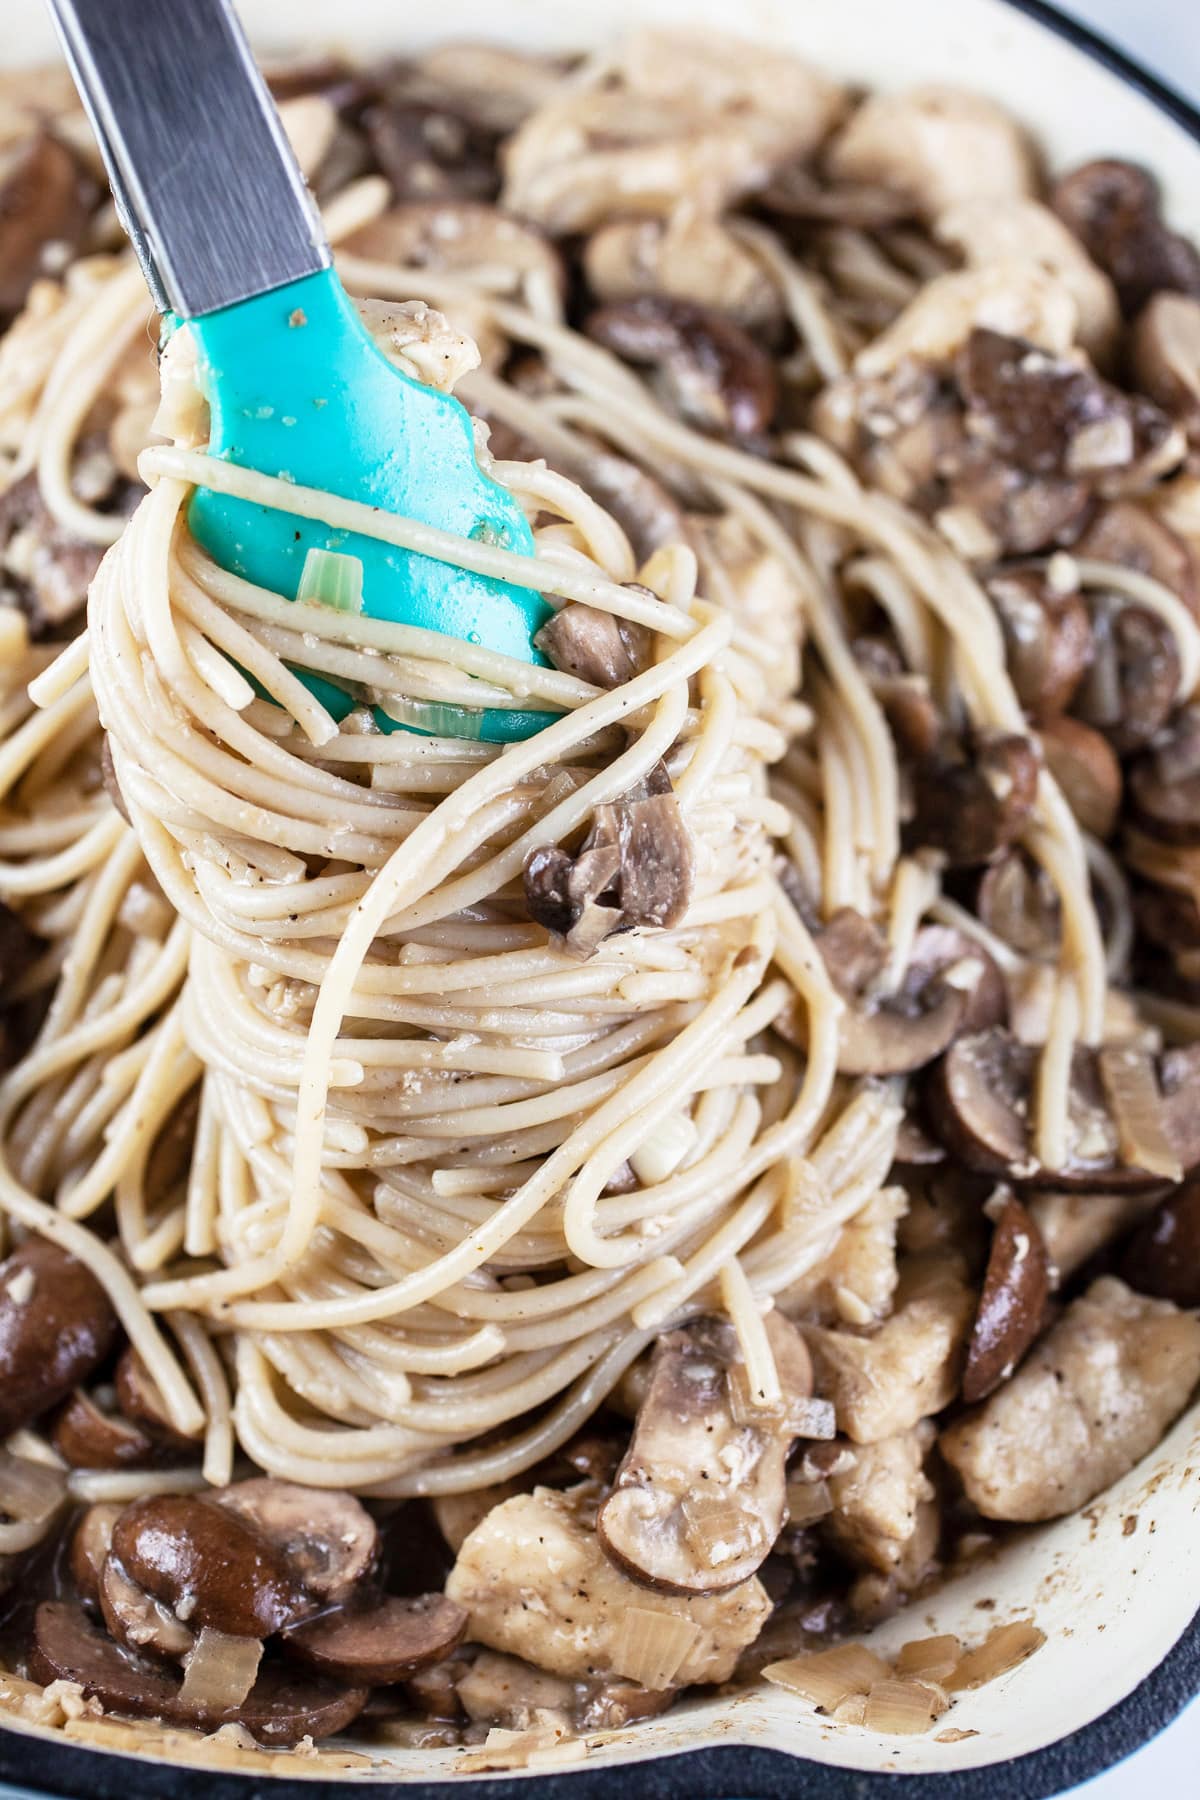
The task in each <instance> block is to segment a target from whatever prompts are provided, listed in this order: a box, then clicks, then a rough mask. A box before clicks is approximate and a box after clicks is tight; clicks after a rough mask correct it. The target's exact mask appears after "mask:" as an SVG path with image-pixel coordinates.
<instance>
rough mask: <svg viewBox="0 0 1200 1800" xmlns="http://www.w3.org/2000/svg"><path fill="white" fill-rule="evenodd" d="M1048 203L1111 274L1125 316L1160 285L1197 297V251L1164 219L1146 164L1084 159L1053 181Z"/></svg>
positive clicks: (1199, 291)
mask: <svg viewBox="0 0 1200 1800" xmlns="http://www.w3.org/2000/svg"><path fill="white" fill-rule="evenodd" d="M1050 203H1051V205H1052V206H1053V207H1054V210H1055V212H1056V213H1057V214H1058V216H1059V218H1060V219H1062V220H1063V222H1064V223H1065V224H1066V225H1068V226H1069V227H1070V228H1071V230H1072V231H1073V232H1074V233H1075V236H1076V237H1077V238H1078V239H1079V241H1080V242H1081V243H1082V245H1083V247H1084V249H1085V250H1086V251H1087V253H1088V255H1089V256H1090V257H1091V259H1092V261H1093V262H1094V263H1096V264H1098V266H1099V267H1100V268H1102V269H1104V270H1105V271H1106V272H1107V274H1109V275H1111V277H1112V279H1113V282H1114V283H1115V285H1116V289H1117V296H1118V298H1119V300H1120V302H1121V307H1122V309H1123V311H1124V312H1125V315H1126V317H1127V318H1132V317H1133V316H1134V314H1135V313H1137V312H1138V311H1140V309H1141V307H1142V306H1143V305H1144V304H1145V303H1146V301H1147V300H1148V299H1149V298H1150V296H1151V295H1152V294H1156V293H1158V292H1159V290H1160V289H1162V288H1168V289H1170V290H1172V291H1173V292H1177V293H1181V294H1194V295H1196V296H1198V297H1200V253H1197V251H1196V249H1195V247H1194V245H1192V244H1191V243H1189V242H1188V240H1187V238H1185V237H1181V236H1180V234H1179V233H1178V232H1176V231H1171V230H1170V229H1169V227H1168V226H1167V224H1166V223H1165V221H1164V220H1163V217H1162V215H1161V213H1160V211H1159V206H1160V198H1159V191H1158V182H1157V181H1156V180H1155V178H1154V176H1153V175H1151V174H1150V172H1149V170H1147V169H1141V168H1139V167H1138V166H1137V165H1136V164H1135V163H1128V162H1118V161H1116V160H1115V159H1110V160H1106V161H1099V162H1089V163H1083V164H1082V165H1081V166H1080V167H1079V168H1078V169H1072V170H1071V172H1070V174H1068V175H1064V176H1062V177H1061V178H1060V179H1059V180H1058V181H1057V182H1056V183H1055V185H1054V188H1053V191H1052V193H1051V196H1050Z"/></svg>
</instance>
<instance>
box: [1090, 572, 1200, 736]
mask: <svg viewBox="0 0 1200 1800" xmlns="http://www.w3.org/2000/svg"><path fill="white" fill-rule="evenodd" d="M1090 602H1091V603H1090V608H1089V610H1090V612H1091V618H1092V662H1091V667H1090V668H1089V669H1088V672H1087V674H1086V675H1085V676H1084V679H1083V681H1082V682H1081V683H1080V686H1079V689H1078V691H1077V693H1076V695H1075V699H1074V702H1073V705H1072V711H1073V712H1074V713H1075V714H1076V715H1077V716H1078V717H1079V718H1081V719H1082V720H1083V721H1084V722H1085V724H1088V725H1094V726H1095V727H1096V730H1097V731H1102V732H1103V733H1104V735H1105V737H1106V738H1108V740H1109V742H1110V743H1111V744H1112V746H1113V749H1114V750H1116V751H1117V753H1118V754H1119V755H1121V756H1126V755H1128V754H1129V752H1130V751H1132V750H1137V749H1140V748H1141V746H1142V745H1143V744H1148V743H1149V742H1150V741H1151V739H1152V738H1154V737H1156V736H1157V734H1158V733H1159V732H1160V731H1161V730H1162V727H1163V726H1164V725H1165V724H1166V722H1167V719H1168V718H1169V717H1170V714H1171V709H1172V707H1173V706H1174V704H1175V697H1176V695H1177V694H1178V692H1179V671H1180V664H1179V647H1178V644H1177V643H1176V639H1175V633H1174V632H1173V631H1172V630H1171V627H1170V626H1169V625H1168V624H1167V621H1166V620H1165V619H1164V618H1163V617H1162V615H1161V614H1160V613H1157V612H1152V611H1151V609H1150V608H1149V607H1148V606H1136V605H1134V606H1123V605H1121V603H1120V601H1119V600H1118V599H1117V598H1116V597H1115V596H1114V595H1109V594H1105V593H1096V594H1093V595H1091V596H1090Z"/></svg>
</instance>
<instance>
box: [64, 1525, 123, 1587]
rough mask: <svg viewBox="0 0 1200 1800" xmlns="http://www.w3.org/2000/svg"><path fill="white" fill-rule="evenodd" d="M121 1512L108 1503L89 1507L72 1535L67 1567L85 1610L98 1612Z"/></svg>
mask: <svg viewBox="0 0 1200 1800" xmlns="http://www.w3.org/2000/svg"><path fill="white" fill-rule="evenodd" d="M123 1510H124V1509H123V1508H122V1507H121V1506H119V1505H113V1504H112V1503H111V1502H105V1503H104V1504H103V1505H100V1506H89V1507H88V1509H87V1511H86V1512H85V1513H83V1514H82V1515H81V1516H80V1518H79V1521H78V1523H77V1524H76V1526H75V1529H74V1531H73V1532H72V1533H71V1541H70V1545H69V1547H68V1550H67V1566H68V1568H69V1569H70V1571H71V1579H72V1580H73V1581H74V1583H75V1591H76V1593H77V1594H78V1595H79V1598H80V1600H81V1601H82V1602H83V1604H84V1605H85V1606H86V1607H89V1608H90V1609H91V1610H92V1611H93V1612H99V1611H100V1577H101V1575H102V1573H103V1571H104V1564H105V1562H106V1561H107V1559H108V1551H109V1546H110V1545H111V1543H112V1533H113V1526H114V1525H115V1524H116V1522H117V1520H118V1519H119V1518H120V1516H121V1513H122V1511H123Z"/></svg>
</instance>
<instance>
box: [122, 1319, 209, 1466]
mask: <svg viewBox="0 0 1200 1800" xmlns="http://www.w3.org/2000/svg"><path fill="white" fill-rule="evenodd" d="M116 1389H117V1405H118V1406H119V1407H120V1409H121V1412H122V1413H123V1414H124V1416H125V1418H127V1419H132V1420H133V1421H134V1423H135V1424H137V1425H140V1426H142V1427H143V1428H144V1429H145V1430H146V1431H147V1432H148V1434H149V1435H150V1437H152V1438H153V1439H154V1440H155V1442H156V1443H158V1444H161V1445H162V1446H163V1448H164V1449H172V1450H188V1449H194V1447H195V1446H194V1443H193V1441H192V1440H191V1439H190V1438H188V1437H187V1436H185V1435H184V1433H183V1432H182V1431H178V1430H177V1429H176V1427H175V1426H174V1424H173V1423H172V1421H171V1415H170V1413H169V1412H168V1411H167V1403H166V1401H165V1400H164V1399H163V1397H162V1394H161V1392H160V1391H159V1386H158V1383H157V1382H156V1381H155V1379H154V1377H153V1375H151V1373H150V1371H149V1369H148V1368H147V1367H146V1365H145V1363H144V1362H143V1361H142V1359H141V1357H140V1356H139V1355H138V1353H137V1351H136V1350H135V1349H134V1347H133V1345H132V1344H128V1345H127V1346H126V1347H125V1349H124V1350H123V1351H122V1352H121V1354H120V1356H119V1357H118V1359H117V1369H116Z"/></svg>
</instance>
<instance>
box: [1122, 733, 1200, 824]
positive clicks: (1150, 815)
mask: <svg viewBox="0 0 1200 1800" xmlns="http://www.w3.org/2000/svg"><path fill="white" fill-rule="evenodd" d="M1129 797H1130V801H1131V802H1132V807H1133V812H1134V816H1135V817H1136V819H1137V822H1138V824H1139V825H1140V826H1141V827H1142V829H1143V830H1144V831H1148V832H1149V833H1150V835H1151V836H1152V837H1156V838H1162V839H1164V840H1165V841H1166V842H1167V843H1169V844H1200V706H1189V707H1185V708H1184V709H1183V710H1182V711H1181V712H1179V713H1177V714H1176V716H1175V718H1174V719H1173V720H1172V722H1171V724H1170V726H1169V727H1168V728H1167V730H1166V731H1165V732H1164V733H1163V734H1162V736H1161V737H1160V738H1159V739H1158V741H1157V742H1156V743H1155V744H1154V745H1153V746H1152V747H1151V748H1150V749H1148V750H1146V751H1144V752H1143V753H1142V755H1141V756H1139V757H1138V758H1137V760H1136V761H1135V762H1134V763H1133V765H1132V767H1131V768H1130V771H1129Z"/></svg>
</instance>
